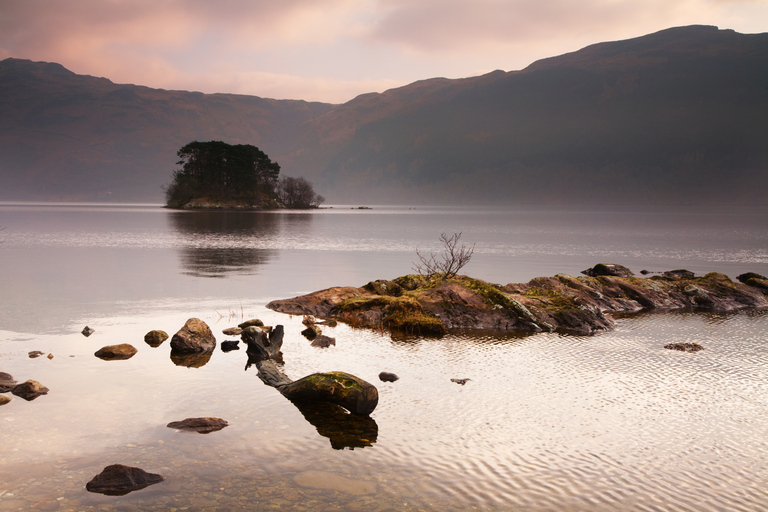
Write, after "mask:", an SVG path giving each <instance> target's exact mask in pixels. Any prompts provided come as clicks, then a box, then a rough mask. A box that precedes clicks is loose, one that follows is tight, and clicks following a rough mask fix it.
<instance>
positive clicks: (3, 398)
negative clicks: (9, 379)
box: [0, 395, 13, 405]
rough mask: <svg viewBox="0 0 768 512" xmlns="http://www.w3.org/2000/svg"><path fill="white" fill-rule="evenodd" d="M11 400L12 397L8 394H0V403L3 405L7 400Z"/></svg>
mask: <svg viewBox="0 0 768 512" xmlns="http://www.w3.org/2000/svg"><path fill="white" fill-rule="evenodd" d="M11 400H13V399H12V398H11V397H9V396H6V395H0V405H5V404H7V403H8V402H10V401H11Z"/></svg>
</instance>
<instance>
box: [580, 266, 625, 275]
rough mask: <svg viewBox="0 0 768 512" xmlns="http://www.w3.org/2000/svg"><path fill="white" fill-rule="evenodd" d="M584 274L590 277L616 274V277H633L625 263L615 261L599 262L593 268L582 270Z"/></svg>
mask: <svg viewBox="0 0 768 512" xmlns="http://www.w3.org/2000/svg"><path fill="white" fill-rule="evenodd" d="M581 273H582V274H584V275H587V276H589V277H598V276H615V277H633V276H634V275H635V274H633V273H632V271H631V270H629V269H628V268H627V267H625V266H623V265H616V264H615V263H598V264H597V265H595V266H594V267H592V268H588V269H587V270H582V271H581Z"/></svg>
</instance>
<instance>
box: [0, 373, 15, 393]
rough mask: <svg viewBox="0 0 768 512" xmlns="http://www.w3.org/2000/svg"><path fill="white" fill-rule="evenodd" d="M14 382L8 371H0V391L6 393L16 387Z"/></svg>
mask: <svg viewBox="0 0 768 512" xmlns="http://www.w3.org/2000/svg"><path fill="white" fill-rule="evenodd" d="M16 384H18V382H16V381H15V380H14V379H13V376H12V375H11V374H10V373H5V372H0V393H7V392H8V391H10V390H12V389H13V388H15V387H16Z"/></svg>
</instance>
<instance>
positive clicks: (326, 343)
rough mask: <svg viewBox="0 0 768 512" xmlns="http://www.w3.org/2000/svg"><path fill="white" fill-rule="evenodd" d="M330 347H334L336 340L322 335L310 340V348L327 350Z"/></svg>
mask: <svg viewBox="0 0 768 512" xmlns="http://www.w3.org/2000/svg"><path fill="white" fill-rule="evenodd" d="M331 345H334V346H335V345H336V338H330V337H328V336H326V335H324V334H321V335H320V336H318V337H317V338H315V339H314V340H312V346H313V347H317V348H328V347H330V346H331Z"/></svg>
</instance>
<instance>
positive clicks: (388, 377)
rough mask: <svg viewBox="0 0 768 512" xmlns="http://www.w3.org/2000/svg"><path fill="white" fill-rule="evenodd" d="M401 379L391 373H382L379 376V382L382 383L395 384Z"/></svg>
mask: <svg viewBox="0 0 768 512" xmlns="http://www.w3.org/2000/svg"><path fill="white" fill-rule="evenodd" d="M399 378H400V377H398V376H397V375H395V374H394V373H389V372H381V373H380V374H379V380H381V381H382V382H395V381H396V380H398V379H399Z"/></svg>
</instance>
